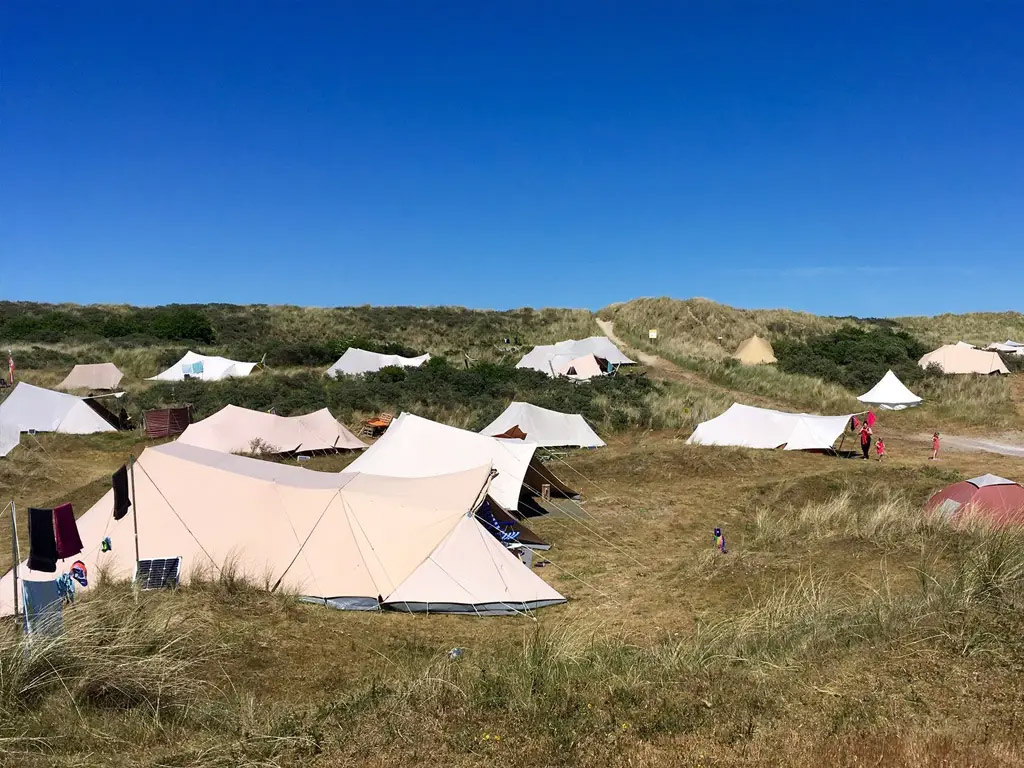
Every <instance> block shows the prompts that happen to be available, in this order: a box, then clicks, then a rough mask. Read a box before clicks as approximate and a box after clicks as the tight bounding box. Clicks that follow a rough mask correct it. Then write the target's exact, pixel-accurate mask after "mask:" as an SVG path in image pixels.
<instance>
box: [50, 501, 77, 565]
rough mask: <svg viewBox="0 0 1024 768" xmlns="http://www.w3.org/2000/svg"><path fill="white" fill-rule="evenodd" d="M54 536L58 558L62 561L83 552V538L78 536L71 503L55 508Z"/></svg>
mask: <svg viewBox="0 0 1024 768" xmlns="http://www.w3.org/2000/svg"><path fill="white" fill-rule="evenodd" d="M53 534H54V537H55V538H56V540H57V557H59V558H60V559H61V560H63V559H64V558H65V557H71V556H72V555H77V554H78V553H79V552H81V551H82V537H81V536H79V535H78V523H76V522H75V511H74V509H72V507H71V504H70V503H68V504H61V505H60V506H59V507H54V508H53Z"/></svg>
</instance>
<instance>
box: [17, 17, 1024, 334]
mask: <svg viewBox="0 0 1024 768" xmlns="http://www.w3.org/2000/svg"><path fill="white" fill-rule="evenodd" d="M1022 35H1024V4H1022V3H1012V2H1002V3H1001V2H973V1H972V2H968V1H966V0H965V1H964V2H962V3H958V4H949V3H942V2H916V3H899V2H895V3H894V2H884V3H871V2H867V3H834V2H824V0H822V1H821V2H813V3H812V2H806V3H801V2H786V3H784V2H781V1H780V2H771V3H768V2H729V1H728V0H708V1H707V2H685V1H684V0H680V1H679V2H663V3H626V2H622V3H603V2H594V1H593V0H591V1H589V2H553V1H552V0H544V1H538V2H532V1H531V0H508V2H499V1H494V2H492V1H490V0H488V1H487V2H479V1H478V0H472V1H470V0H467V1H466V2H463V3H444V2H420V1H419V0H405V1H404V2H390V1H388V0H383V1H382V0H374V2H367V3H360V4H356V3H346V2H342V1H341V0H338V1H337V2H331V3H318V2H287V3H286V2H259V0H245V1H244V2H243V1H241V0H240V1H239V2H217V0H202V1H191V0H174V1H173V2H145V1H144V2H139V0H130V1H127V2H114V1H113V0H61V1H60V2H57V1H56V0H5V2H4V3H3V8H2V9H0V36H2V37H0V298H9V299H27V300H40V301H78V302H94V301H124V302H132V303H138V304H155V303H164V302H172V301H177V302H191V301H200V302H206V301H225V302H268V303H296V304H317V305H344V304H363V303H371V304H463V305H467V306H473V307H495V308H504V307H513V306H543V305H559V306H583V307H592V308H596V307H600V306H603V305H605V304H607V303H610V302H612V301H617V300H624V299H629V298H632V297H635V296H650V295H672V296H677V297H689V296H694V295H700V296H707V297H709V298H713V299H715V300H718V301H723V302H726V303H730V304H734V305H738V306H748V307H767V306H786V307H791V308H796V309H805V310H810V311H815V312H821V313H837V314H845V313H854V314H860V315H893V314H907V313H931V312H941V311H967V310H981V309H991V310H1003V309H1015V308H1017V309H1019V308H1021V303H1022V302H1021V295H1022V294H1021V288H1020V280H1019V279H1018V278H1017V277H1015V278H1014V279H1004V278H1003V277H1002V276H1003V275H1007V274H1008V273H1009V272H1011V271H1012V272H1013V273H1014V274H1015V275H1016V276H1019V274H1020V268H1021V264H1022V263H1024V259H1022V256H1024V157H1022V153H1024V43H1022Z"/></svg>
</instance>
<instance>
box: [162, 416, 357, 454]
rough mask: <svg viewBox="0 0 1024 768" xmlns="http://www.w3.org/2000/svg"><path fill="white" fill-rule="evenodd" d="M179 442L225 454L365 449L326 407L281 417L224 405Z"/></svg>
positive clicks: (198, 423) (198, 422) (191, 427)
mask: <svg viewBox="0 0 1024 768" xmlns="http://www.w3.org/2000/svg"><path fill="white" fill-rule="evenodd" d="M257 441H258V443H257ZM178 442H179V443H184V444H186V445H196V446H199V447H200V448H208V449H210V450H212V451H222V452H224V453H249V452H251V451H253V450H254V448H256V452H257V453H261V452H262V453H271V454H273V453H296V452H299V451H330V450H358V449H362V448H366V443H364V442H362V441H361V440H360V439H359V438H357V437H356V436H355V435H353V434H352V433H351V432H349V431H348V429H346V428H345V427H344V426H343V425H342V424H340V423H339V422H338V421H337V419H335V418H334V417H333V416H331V412H330V411H328V410H327V409H326V408H321V409H320V410H319V411H315V412H313V413H306V414H303V415H301V416H278V415H277V414H274V413H264V412H263V411H253V410H250V409H249V408H240V407H239V406H237V405H225V406H224V407H223V408H221V409H220V410H219V411H217V412H216V413H215V414H213V415H212V416H208V417H207V418H205V419H203V420H201V421H197V422H195V423H194V424H190V425H189V426H188V427H187V428H186V429H185V431H184V432H183V433H182V434H181V437H179V438H178Z"/></svg>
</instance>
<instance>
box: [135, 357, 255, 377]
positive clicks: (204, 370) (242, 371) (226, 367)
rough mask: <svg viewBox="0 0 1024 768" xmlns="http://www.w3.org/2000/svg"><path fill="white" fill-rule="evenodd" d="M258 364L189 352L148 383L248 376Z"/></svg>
mask: <svg viewBox="0 0 1024 768" xmlns="http://www.w3.org/2000/svg"><path fill="white" fill-rule="evenodd" d="M257 365H258V363H242V362H239V361H238V360H228V358H226V357H217V356H216V355H199V354H196V353H195V352H191V351H190V352H187V353H185V356H184V357H183V358H181V360H179V361H178V362H176V363H175V364H174V365H172V366H171V367H170V368H168V369H167V370H166V371H164V372H163V373H158V374H157V375H156V376H150V377H149V378H148V379H147V381H184V380H185V379H186V378H189V379H199V380H201V381H219V380H220V379H228V378H231V377H236V376H248V375H249V374H250V373H252V369H253V368H255V367H256V366H257Z"/></svg>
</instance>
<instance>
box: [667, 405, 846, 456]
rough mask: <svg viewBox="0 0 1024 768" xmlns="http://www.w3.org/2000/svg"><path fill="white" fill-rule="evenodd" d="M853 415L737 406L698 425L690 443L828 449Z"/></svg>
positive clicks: (745, 446) (793, 449) (800, 449)
mask: <svg viewBox="0 0 1024 768" xmlns="http://www.w3.org/2000/svg"><path fill="white" fill-rule="evenodd" d="M852 415H853V414H846V415H843V416H818V415H816V414H809V413H788V412H786V411H773V410H771V409H768V408H755V407H754V406H751V405H742V404H740V403H733V404H732V405H731V406H729V409H728V410H727V411H726V412H725V413H723V414H721V415H719V416H716V417H715V418H713V419H710V420H708V421H704V422H701V423H700V424H698V425H697V428H696V429H695V430H694V431H693V434H692V435H690V438H689V439H688V440H687V441H686V442H687V444H689V445H731V446H738V447H742V448H769V449H770V448H778V447H780V446H783V445H784V446H785V447H786V450H787V451H803V450H813V449H819V450H827V449H829V448H832V447H833V446H834V444H835V442H836V440H838V439H839V436H840V435H841V434H843V431H844V430H845V429H846V425H847V424H849V423H850V417H851V416H852Z"/></svg>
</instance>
